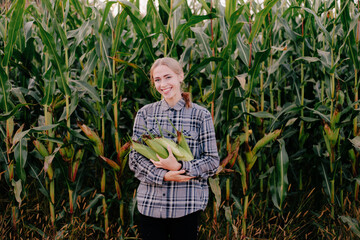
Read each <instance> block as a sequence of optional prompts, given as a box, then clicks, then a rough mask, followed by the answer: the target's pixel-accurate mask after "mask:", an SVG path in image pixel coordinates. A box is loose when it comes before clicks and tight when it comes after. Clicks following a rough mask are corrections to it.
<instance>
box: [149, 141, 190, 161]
mask: <svg viewBox="0 0 360 240" xmlns="http://www.w3.org/2000/svg"><path fill="white" fill-rule="evenodd" d="M154 140H156V141H158V142H159V144H160V145H162V146H163V147H164V148H167V147H168V146H169V147H170V148H171V151H172V153H173V154H174V156H175V157H176V159H177V160H181V161H191V160H193V159H194V157H193V156H192V154H191V153H189V152H187V151H186V150H185V149H183V148H182V147H180V146H179V145H177V144H176V143H175V142H174V141H172V140H170V139H167V138H164V137H162V138H154Z"/></svg>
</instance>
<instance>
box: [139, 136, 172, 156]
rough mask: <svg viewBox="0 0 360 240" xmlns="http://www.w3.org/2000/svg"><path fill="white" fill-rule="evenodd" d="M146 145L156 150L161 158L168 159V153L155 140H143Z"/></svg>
mask: <svg viewBox="0 0 360 240" xmlns="http://www.w3.org/2000/svg"><path fill="white" fill-rule="evenodd" d="M143 140H144V142H145V143H146V145H148V146H149V147H150V148H151V149H152V150H154V151H155V152H156V153H157V154H158V155H159V156H160V157H161V158H168V157H169V153H168V151H167V150H166V149H165V148H164V147H163V146H162V145H161V144H160V143H159V142H158V141H156V140H155V139H149V138H143Z"/></svg>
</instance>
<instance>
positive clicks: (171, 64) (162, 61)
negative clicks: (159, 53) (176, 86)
mask: <svg viewBox="0 0 360 240" xmlns="http://www.w3.org/2000/svg"><path fill="white" fill-rule="evenodd" d="M158 66H167V67H168V68H170V69H171V71H173V72H174V73H176V74H177V75H181V76H184V71H183V69H182V67H181V65H180V63H179V62H178V61H176V60H175V59H173V58H170V57H164V58H159V59H157V60H156V61H155V62H154V63H153V65H152V66H151V69H150V80H151V83H152V84H154V76H153V74H154V70H155V68H157V67H158ZM182 83H183V82H182ZM181 96H182V97H183V99H184V100H185V104H186V107H187V108H189V107H190V106H191V96H190V93H188V92H183V93H181Z"/></svg>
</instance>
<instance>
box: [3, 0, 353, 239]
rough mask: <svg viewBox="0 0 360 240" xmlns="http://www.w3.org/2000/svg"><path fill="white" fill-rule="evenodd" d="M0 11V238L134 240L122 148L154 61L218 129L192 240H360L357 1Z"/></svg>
mask: <svg viewBox="0 0 360 240" xmlns="http://www.w3.org/2000/svg"><path fill="white" fill-rule="evenodd" d="M223 4H225V5H223ZM0 5H1V10H0V12H1V14H0V62H1V67H0V84H1V86H0V136H1V142H0V192H1V195H0V213H1V214H0V236H1V237H0V238H1V239H138V229H137V225H136V219H137V211H136V210H135V209H136V200H135V196H136V187H137V185H138V180H136V179H135V178H134V176H133V174H132V172H131V171H130V170H129V168H128V165H127V158H128V152H129V150H130V143H129V140H130V136H131V135H132V126H133V121H134V118H135V115H136V112H137V111H138V110H139V109H140V108H141V107H142V106H144V105H145V104H147V103H150V102H154V101H157V100H160V95H159V94H158V93H156V90H155V89H154V88H153V87H152V86H151V83H150V80H149V74H148V73H149V70H150V67H151V64H152V63H153V62H154V60H155V59H157V58H159V57H163V56H169V57H173V58H175V59H177V60H179V61H180V63H181V64H182V65H183V68H184V72H185V85H186V86H185V87H186V89H185V91H187V92H190V93H191V95H192V100H193V101H194V102H196V103H198V104H200V105H202V106H204V107H206V108H207V109H209V111H210V112H211V114H212V117H213V121H214V125H215V131H216V137H217V144H218V150H219V155H220V158H221V163H220V168H219V170H218V174H217V175H216V176H214V177H212V178H211V179H209V185H210V187H211V190H212V191H211V195H210V201H209V204H208V207H207V209H206V211H204V213H202V216H201V222H200V229H199V239H357V238H360V208H359V206H360V202H359V185H360V171H359V170H360V163H359V160H360V136H359V135H360V129H359V125H360V119H359V108H360V106H359V70H360V63H359V62H360V46H359V37H360V11H359V9H360V3H359V1H358V0H357V1H356V0H338V1H332V0H265V1H264V2H263V3H258V1H255V0H249V1H243V0H238V1H237V0H226V1H225V2H224V3H222V2H220V1H219V0H197V1H196V0H190V1H186V0H158V1H153V0H148V1H147V2H146V13H143V12H140V10H139V0H130V1H124V0H119V1H107V2H106V3H103V4H101V3H99V2H97V1H85V0H64V1H62V0H42V1H31V0H14V1H0ZM114 10H116V13H114Z"/></svg>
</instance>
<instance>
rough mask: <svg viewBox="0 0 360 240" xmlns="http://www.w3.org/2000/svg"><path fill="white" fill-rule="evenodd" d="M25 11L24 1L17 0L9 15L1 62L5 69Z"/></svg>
mask: <svg viewBox="0 0 360 240" xmlns="http://www.w3.org/2000/svg"><path fill="white" fill-rule="evenodd" d="M24 11H25V0H17V1H16V4H15V7H14V9H13V12H12V14H11V19H10V24H9V30H8V34H7V39H6V44H5V50H4V58H3V60H2V63H1V64H2V66H3V67H6V66H7V65H8V64H9V61H10V57H11V56H12V53H13V48H14V46H15V44H16V38H17V36H18V34H19V31H20V28H21V25H22V23H23V15H24Z"/></svg>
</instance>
